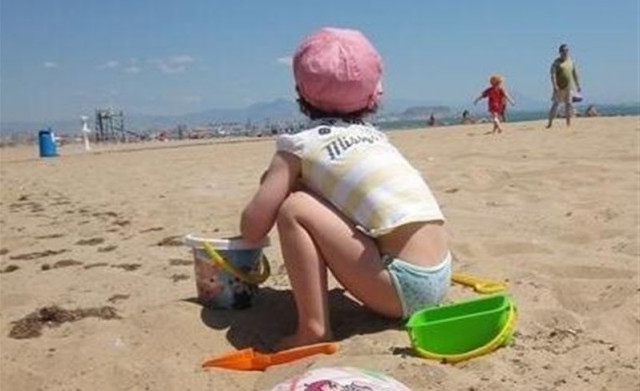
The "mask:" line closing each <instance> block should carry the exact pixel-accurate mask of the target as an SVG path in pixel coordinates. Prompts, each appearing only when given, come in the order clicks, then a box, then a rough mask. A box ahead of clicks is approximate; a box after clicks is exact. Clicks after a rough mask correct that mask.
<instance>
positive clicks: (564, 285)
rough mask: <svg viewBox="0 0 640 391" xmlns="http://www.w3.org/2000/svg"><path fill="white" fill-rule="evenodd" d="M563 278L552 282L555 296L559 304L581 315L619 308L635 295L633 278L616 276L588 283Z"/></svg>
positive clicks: (635, 286) (636, 288) (636, 289)
mask: <svg viewBox="0 0 640 391" xmlns="http://www.w3.org/2000/svg"><path fill="white" fill-rule="evenodd" d="M571 281H572V280H571V279H570V278H564V279H561V280H560V281H558V282H556V283H554V284H553V288H552V289H553V292H554V296H555V298H556V299H557V300H558V302H559V303H560V305H561V306H562V307H563V308H565V309H567V310H569V311H573V312H576V313H578V314H582V315H589V314H594V313H602V312H607V311H611V310H613V309H615V308H619V307H621V306H622V305H624V304H625V302H626V301H627V300H628V298H629V297H631V296H633V295H636V294H637V291H638V287H637V284H636V282H635V280H633V279H624V280H622V279H620V278H616V279H613V281H615V282H613V281H607V280H602V279H600V280H598V279H593V280H592V281H590V282H589V283H577V282H578V281H584V279H581V280H578V279H576V280H574V281H575V282H576V283H571Z"/></svg>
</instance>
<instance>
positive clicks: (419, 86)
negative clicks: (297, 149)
mask: <svg viewBox="0 0 640 391" xmlns="http://www.w3.org/2000/svg"><path fill="white" fill-rule="evenodd" d="M639 4H640V2H639V1H638V0H615V1H611V0H609V1H607V0H589V1H578V0H576V1H564V0H558V1H552V0H548V1H517V0H511V1H476V0H468V1H465V0H459V1H451V0H430V1H427V0H413V1H409V0H395V1H393V2H391V1H377V0H369V1H366V0H362V1H355V0H354V1H346V0H325V1H322V2H319V1H306V0H297V1H294V0H286V1H257V0H256V1H243V0H234V1H214V0H175V1H169V0H128V1H125V0H110V1H106V0H105V1H98V0H56V1H52V0H28V1H23V0H2V1H1V2H0V120H2V121H18V120H54V119H56V120H60V119H75V118H77V117H78V116H79V115H83V114H86V115H91V114H92V113H93V110H94V109H95V108H97V107H106V106H112V107H115V108H119V109H122V110H124V111H125V112H126V113H135V114H170V115H174V114H184V113H190V112H198V111H202V110H206V109H210V108H235V107H244V106H247V105H249V104H251V103H255V102H260V101H270V100H273V99H277V98H285V99H293V97H294V93H293V91H294V89H293V82H292V76H291V68H290V65H289V61H288V60H290V56H291V53H292V52H293V50H294V49H295V47H296V45H297V44H298V43H299V42H300V40H301V39H302V38H303V37H304V36H305V35H307V34H309V33H310V32H312V31H314V30H315V29H317V28H320V27H323V26H337V27H351V28H357V29H360V30H362V31H363V32H365V34H366V35H367V36H368V37H369V38H370V39H371V41H372V42H373V43H374V45H375V46H376V47H377V48H378V50H379V52H380V53H381V55H382V57H383V60H384V67H385V74H384V86H385V98H386V99H397V100H401V99H408V100H415V101H421V102H425V103H436V102H438V103H443V104H460V103H465V102H470V101H471V100H472V99H473V98H474V97H475V96H477V94H478V93H479V92H480V91H481V90H482V89H483V87H485V84H486V80H487V77H488V76H489V74H491V73H493V72H499V73H501V74H503V75H504V76H505V77H506V85H507V88H508V89H509V90H510V91H511V92H512V93H513V92H517V93H519V94H524V95H526V96H528V97H531V98H533V99H538V100H543V101H546V100H548V98H549V94H550V91H549V90H550V86H549V76H548V72H549V65H550V62H551V61H552V60H553V58H554V57H555V56H556V54H557V47H558V45H559V44H560V43H563V42H566V43H568V44H569V46H570V48H571V54H572V56H573V57H574V59H575V60H576V62H577V64H578V67H579V71H580V75H581V79H582V85H583V89H584V94H585V96H586V97H588V98H589V99H590V100H591V101H595V102H600V103H619V102H632V101H638V100H639V99H640V97H639V94H640V92H639V88H640V87H639V83H640V76H639V66H640V65H639V56H640V53H639V23H640V21H639V16H638V15H639ZM516 103H517V102H516ZM516 108H517V107H516Z"/></svg>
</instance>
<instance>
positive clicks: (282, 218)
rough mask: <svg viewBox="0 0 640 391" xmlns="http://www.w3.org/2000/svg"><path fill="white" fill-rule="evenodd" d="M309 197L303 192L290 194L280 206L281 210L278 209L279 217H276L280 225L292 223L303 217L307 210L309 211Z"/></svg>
mask: <svg viewBox="0 0 640 391" xmlns="http://www.w3.org/2000/svg"><path fill="white" fill-rule="evenodd" d="M308 197H310V196H309V195H308V194H307V193H305V192H303V191H296V192H294V193H291V194H289V196H288V197H287V198H286V199H285V200H284V202H283V203H282V205H280V209H278V215H277V216H276V219H277V222H278V224H283V223H290V222H292V221H295V220H297V219H298V218H299V217H300V216H302V215H303V214H304V212H305V210H308V207H306V208H305V204H307V198H308Z"/></svg>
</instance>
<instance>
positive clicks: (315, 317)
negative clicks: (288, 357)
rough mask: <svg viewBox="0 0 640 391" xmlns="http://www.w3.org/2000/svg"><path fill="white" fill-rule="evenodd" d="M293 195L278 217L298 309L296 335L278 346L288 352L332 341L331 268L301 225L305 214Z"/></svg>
mask: <svg viewBox="0 0 640 391" xmlns="http://www.w3.org/2000/svg"><path fill="white" fill-rule="evenodd" d="M296 198H298V196H296V195H291V196H290V197H289V198H288V199H287V200H286V201H285V203H284V204H283V205H282V207H281V210H280V213H279V215H278V234H279V236H280V247H281V249H282V257H283V258H284V264H285V267H286V269H287V275H288V276H289V281H290V283H291V288H292V290H293V295H294V299H295V303H296V308H297V309H298V325H297V328H296V332H295V333H294V334H292V335H290V336H288V337H285V338H284V339H283V340H282V341H280V343H279V344H278V345H279V346H277V347H278V348H279V349H286V348H289V347H293V346H300V345H306V344H311V343H315V342H320V341H321V340H328V339H331V337H332V335H331V326H330V323H329V309H328V299H327V268H326V265H325V263H324V261H323V260H322V256H321V254H320V252H319V250H318V248H316V245H315V243H314V242H313V238H312V237H311V235H310V234H309V232H308V231H307V230H306V229H305V227H304V226H303V225H302V224H301V222H300V217H301V216H300V215H301V214H303V213H304V211H303V210H302V209H301V205H300V203H299V202H298V201H297V200H296Z"/></svg>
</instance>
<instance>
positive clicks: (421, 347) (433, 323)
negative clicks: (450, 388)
mask: <svg viewBox="0 0 640 391" xmlns="http://www.w3.org/2000/svg"><path fill="white" fill-rule="evenodd" d="M515 322H516V308H515V304H514V303H513V301H512V300H511V298H509V297H508V296H507V295H504V294H498V295H492V296H483V297H479V298H474V299H470V300H466V301H461V302H457V303H452V304H444V305H440V306H437V307H430V308H426V309H423V310H420V311H418V312H416V313H414V314H413V315H412V316H411V317H410V318H409V321H408V322H407V331H408V332H409V337H410V338H411V344H412V346H413V349H414V350H415V351H416V353H418V354H419V355H420V356H423V357H426V358H433V359H439V360H443V361H446V362H458V361H463V360H466V359H469V358H472V357H476V356H479V355H482V354H486V353H489V352H490V351H493V350H495V349H497V348H499V347H500V346H504V345H506V344H507V343H508V342H509V341H510V339H511V336H512V335H513V332H514V330H515Z"/></svg>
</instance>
